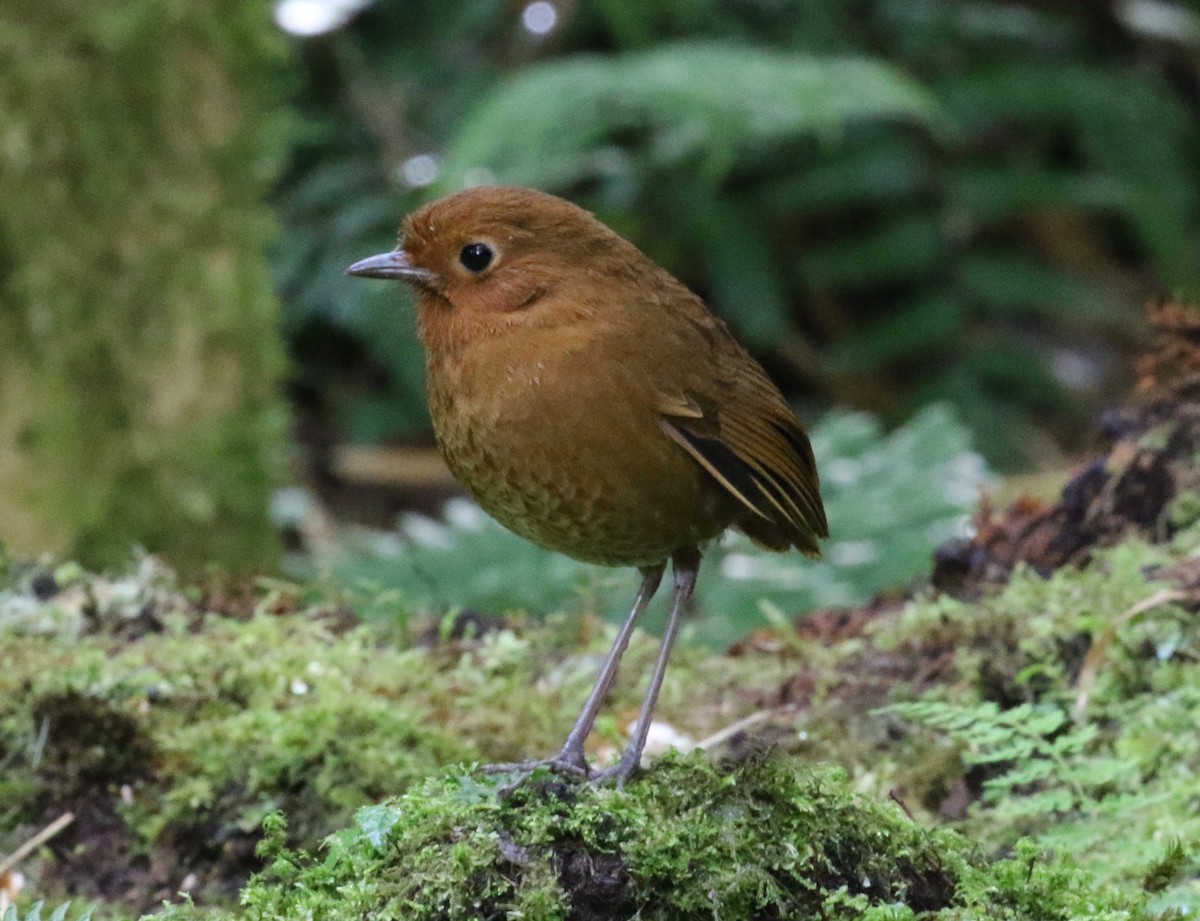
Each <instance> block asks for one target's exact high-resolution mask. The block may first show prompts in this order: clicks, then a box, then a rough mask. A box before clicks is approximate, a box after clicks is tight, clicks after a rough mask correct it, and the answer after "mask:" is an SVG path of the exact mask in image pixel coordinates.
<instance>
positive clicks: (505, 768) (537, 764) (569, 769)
mask: <svg viewBox="0 0 1200 921" xmlns="http://www.w3.org/2000/svg"><path fill="white" fill-rule="evenodd" d="M542 771H544V772H547V773H550V774H556V775H558V776H560V777H567V778H572V779H575V780H588V779H590V778H591V776H592V769H591V767H590V766H589V765H588V763H587V758H585V757H584V754H583V751H582V750H580V751H574V750H569V749H565V748H564V749H563V750H562V751H560V752H559V753H558V754H556V755H554V756H553V757H551V758H541V759H537V760H533V761H517V762H513V763H509V764H487V765H484V767H483V772H484V773H485V774H512V775H513V778H512V780H510V781H509V782H508V783H506V784H505V785H504V786H502V787H501V788H500V789H499V791H498V793H499V796H500V798H501V799H505V798H507V797H508V796H509V795H510V794H511V793H513V792H514V791H515V790H517V789H518V788H520V787H522V786H524V784H525V783H526V782H527V781H528V780H529V779H530V778H531V777H533V776H534V775H535V774H537V773H539V772H542Z"/></svg>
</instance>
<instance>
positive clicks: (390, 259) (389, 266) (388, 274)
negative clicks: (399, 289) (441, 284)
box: [346, 249, 433, 282]
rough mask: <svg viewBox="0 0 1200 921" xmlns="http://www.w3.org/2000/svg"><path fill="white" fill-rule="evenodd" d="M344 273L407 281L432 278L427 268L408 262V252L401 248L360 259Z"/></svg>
mask: <svg viewBox="0 0 1200 921" xmlns="http://www.w3.org/2000/svg"><path fill="white" fill-rule="evenodd" d="M346 274H347V275H357V276H359V277H360V278H390V279H393V280H399V281H408V282H427V281H432V280H433V273H432V272H430V271H429V270H428V269H420V268H417V267H416V266H415V265H413V264H412V263H411V262H409V261H408V254H407V253H405V252H404V250H402V249H396V250H392V251H391V252H390V253H380V254H379V255H378V256H368V257H367V258H366V259H360V260H358V262H356V263H354V265H352V266H350V268H348V269H346Z"/></svg>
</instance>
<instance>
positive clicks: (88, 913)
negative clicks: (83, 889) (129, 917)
mask: <svg viewBox="0 0 1200 921" xmlns="http://www.w3.org/2000/svg"><path fill="white" fill-rule="evenodd" d="M70 907H71V903H70V902H63V903H62V904H61V905H59V906H58V908H56V909H54V911H52V912H51V913H50V914H49V915H47V916H46V921H67V919H68V917H69V916H68V911H69V910H70ZM44 908H45V903H44V902H34V903H33V904H32V905H30V906H29V908H27V909H26V910H25V911H24V912H20V911H18V910H17V906H16V905H9V906H8V908H7V909H5V911H4V914H2V915H0V921H42V911H43V909H44ZM70 917H71V921H92V910H91V909H90V908H88V909H86V910H85V911H84V912H83V914H81V915H77V916H70Z"/></svg>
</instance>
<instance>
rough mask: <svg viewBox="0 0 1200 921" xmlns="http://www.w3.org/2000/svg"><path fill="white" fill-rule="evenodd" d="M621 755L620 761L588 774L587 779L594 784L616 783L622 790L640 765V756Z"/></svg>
mask: <svg viewBox="0 0 1200 921" xmlns="http://www.w3.org/2000/svg"><path fill="white" fill-rule="evenodd" d="M627 755H628V753H626V756H625V757H622V758H621V760H620V761H618V762H617V763H616V764H614V765H612V766H611V767H606V768H605V769H604V770H602V771H595V772H594V773H592V774H591V775H590V776H589V778H588V779H589V780H590V781H591V782H592V783H594V784H602V783H613V784H616V787H617V789H618V790H624V789H625V784H626V782H627V781H628V780H629V778H630V777H632V776H633V772H634V771H636V770H637V769H638V768H639V767H640V766H641V757H640V756H639V757H638V758H630V757H628V756H627Z"/></svg>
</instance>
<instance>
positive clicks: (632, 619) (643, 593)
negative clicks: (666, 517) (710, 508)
mask: <svg viewBox="0 0 1200 921" xmlns="http://www.w3.org/2000/svg"><path fill="white" fill-rule="evenodd" d="M664 568H665V564H662V563H660V564H659V565H657V566H648V567H646V568H645V569H643V570H642V585H641V587H640V588H639V589H638V593H637V598H635V599H634V602H633V610H632V611H630V612H629V617H627V618H626V619H625V623H624V624H623V625H622V626H621V629H620V631H618V633H617V638H616V639H615V640H614V641H613V646H612V649H611V650H610V651H609V653H608V658H606V659H605V660H604V664H603V665H601V666H600V674H599V675H597V676H596V683H595V684H594V685H593V686H592V693H591V694H589V695H588V699H587V702H586V703H585V704H584V705H583V709H582V710H581V711H580V713H579V718H578V719H577V720H575V725H574V726H573V727H572V729H571V732H570V733H569V734H568V735H567V741H566V742H564V743H563V747H562V748H561V749H560V750H559V752H558V754H557V755H555V756H554V758H553V759H551V760H552V762H553V763H555V764H561V765H563V766H567V767H570V768H577V769H579V770H580V771H582V772H583V773H584V774H585V775H586V774H587V773H588V766H587V758H586V757H585V756H584V753H583V742H584V740H585V739H586V738H587V737H588V735H589V734H590V733H591V731H592V726H593V724H594V723H595V722H596V715H597V714H598V713H599V712H600V705H601V704H602V703H603V702H604V695H606V694H607V693H608V689H609V688H610V687H612V683H613V679H614V678H616V677H617V668H618V667H619V666H620V664H621V656H623V655H624V654H625V648H626V647H627V646H628V645H629V638H630V637H631V636H633V628H634V625H636V624H637V622H638V619H639V618H640V617H641V616H642V614H643V613H645V611H646V606H647V605H648V604H649V603H650V599H651V598H653V597H654V593H655V592H657V591H658V586H659V583H660V582H662V575H663V569H664Z"/></svg>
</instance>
